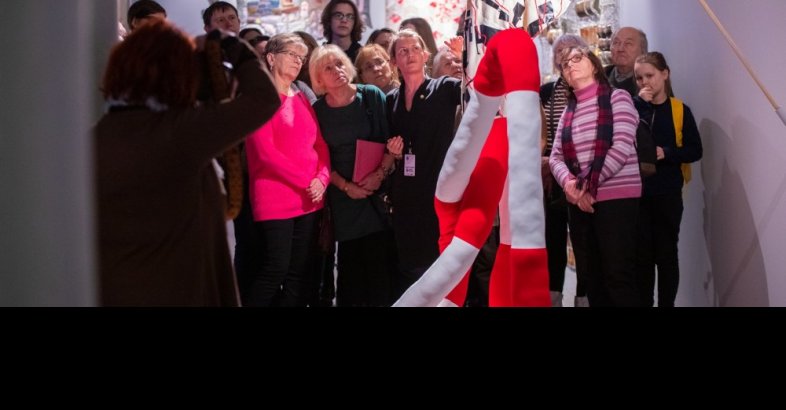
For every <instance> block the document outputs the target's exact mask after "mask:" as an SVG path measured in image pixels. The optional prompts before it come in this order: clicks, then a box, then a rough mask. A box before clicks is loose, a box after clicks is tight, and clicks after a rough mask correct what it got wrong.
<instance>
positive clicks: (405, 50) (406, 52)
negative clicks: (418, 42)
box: [396, 46, 423, 58]
mask: <svg viewBox="0 0 786 410" xmlns="http://www.w3.org/2000/svg"><path fill="white" fill-rule="evenodd" d="M410 50H411V51H410ZM421 52H423V48H422V47H420V46H413V47H412V49H409V48H400V49H398V50H396V55H397V56H398V57H400V58H404V57H409V55H410V54H418V53H421Z"/></svg>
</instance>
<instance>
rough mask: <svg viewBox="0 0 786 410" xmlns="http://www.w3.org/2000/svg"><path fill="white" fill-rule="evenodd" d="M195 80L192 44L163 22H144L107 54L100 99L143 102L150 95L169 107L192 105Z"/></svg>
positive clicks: (195, 68)
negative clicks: (101, 97) (107, 58)
mask: <svg viewBox="0 0 786 410" xmlns="http://www.w3.org/2000/svg"><path fill="white" fill-rule="evenodd" d="M198 82H199V71H198V69H197V55H196V51H195V44H194V42H193V40H191V38H190V37H189V36H188V35H187V34H185V33H183V32H182V31H180V30H179V29H177V28H175V27H174V26H173V25H171V24H169V23H167V22H165V21H157V22H155V23H151V24H147V25H144V26H142V27H140V28H139V29H137V30H136V31H134V32H132V33H131V34H130V35H129V36H128V37H126V39H125V40H124V41H122V42H120V43H118V44H117V45H116V46H115V47H114V48H113V49H112V52H111V54H110V56H109V62H108V64H107V67H106V71H104V77H103V80H102V83H101V91H102V92H103V95H104V98H115V99H124V100H127V101H129V102H133V103H144V102H145V101H146V100H147V99H148V98H150V97H154V98H156V99H157V100H158V101H159V102H160V103H163V104H166V105H168V106H170V107H177V108H183V107H188V106H191V105H193V103H194V101H195V99H196V90H197V85H198Z"/></svg>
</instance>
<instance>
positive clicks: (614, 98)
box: [549, 83, 641, 202]
mask: <svg viewBox="0 0 786 410" xmlns="http://www.w3.org/2000/svg"><path fill="white" fill-rule="evenodd" d="M597 91H598V85H597V83H595V84H593V85H591V86H588V87H585V88H583V89H581V90H578V91H576V99H577V101H578V103H577V104H576V113H575V115H574V116H573V142H574V143H575V144H576V155H577V157H578V160H579V164H580V166H581V169H585V168H586V167H588V166H589V165H590V162H591V161H592V159H593V149H594V144H595V138H596V135H597V123H598V97H597ZM611 109H612V113H613V115H614V136H613V137H612V142H611V148H609V151H608V153H607V154H606V161H605V162H604V163H603V170H602V171H601V175H600V181H599V185H600V186H599V187H598V195H597V198H595V200H597V201H599V202H600V201H609V200H612V199H623V198H638V197H640V196H641V176H640V175H639V160H638V156H637V155H636V148H635V146H634V145H633V144H634V141H635V138H636V126H637V125H638V123H639V114H638V112H637V111H636V108H635V107H634V106H633V100H632V99H631V97H630V94H628V92H627V91H624V90H614V92H613V93H612V94H611ZM563 118H564V117H563ZM561 135H562V120H560V122H559V126H558V127H557V132H556V134H555V137H554V147H553V149H552V151H551V157H550V159H549V165H550V166H551V173H552V174H554V177H555V178H556V179H557V182H559V184H560V186H562V187H564V186H565V184H566V183H567V182H568V181H571V180H573V179H575V178H576V177H574V176H573V174H571V173H570V171H569V170H568V167H567V165H565V158H564V157H563V153H562V138H561Z"/></svg>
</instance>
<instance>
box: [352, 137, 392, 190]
mask: <svg viewBox="0 0 786 410" xmlns="http://www.w3.org/2000/svg"><path fill="white" fill-rule="evenodd" d="M384 155H385V144H383V143H381V142H372V141H365V140H358V141H357V148H356V149H355V172H353V173H352V181H353V182H360V181H362V180H363V179H364V178H366V177H367V176H368V175H369V174H370V173H372V172H374V171H375V170H376V169H377V168H379V164H380V163H381V162H382V156H384Z"/></svg>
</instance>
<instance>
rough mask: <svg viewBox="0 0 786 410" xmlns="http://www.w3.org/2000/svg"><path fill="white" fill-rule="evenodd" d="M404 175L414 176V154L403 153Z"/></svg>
mask: <svg viewBox="0 0 786 410" xmlns="http://www.w3.org/2000/svg"><path fill="white" fill-rule="evenodd" d="M404 176H405V177H414V176H415V155H414V154H406V155H404Z"/></svg>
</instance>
